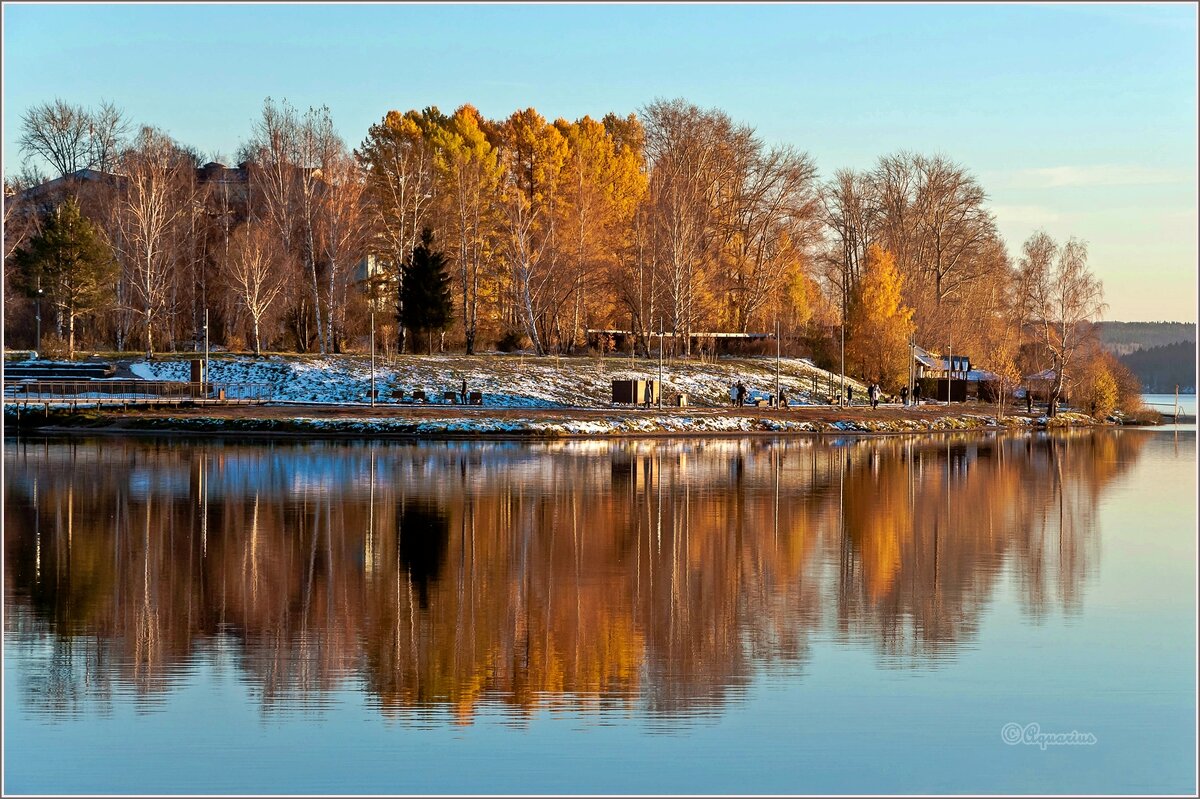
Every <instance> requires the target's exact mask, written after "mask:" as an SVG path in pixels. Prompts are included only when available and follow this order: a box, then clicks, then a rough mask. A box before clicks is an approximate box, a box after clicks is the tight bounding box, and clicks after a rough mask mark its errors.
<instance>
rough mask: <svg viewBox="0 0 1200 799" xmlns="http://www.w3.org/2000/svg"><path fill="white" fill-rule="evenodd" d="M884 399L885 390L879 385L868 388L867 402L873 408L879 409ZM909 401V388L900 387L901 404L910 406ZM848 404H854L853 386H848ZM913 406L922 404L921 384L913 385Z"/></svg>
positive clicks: (874, 384)
mask: <svg viewBox="0 0 1200 799" xmlns="http://www.w3.org/2000/svg"><path fill="white" fill-rule="evenodd" d="M882 399H883V389H881V388H880V387H879V384H878V383H871V384H870V385H869V386H867V402H869V403H870V404H871V407H872V408H878V407H879V402H880V400H882ZM908 399H909V397H908V386H901V387H900V404H901V405H908V404H909V403H908ZM846 404H847V405H853V404H854V387H853V386H846ZM912 404H913V405H920V404H921V384H920V383H914V384H913V390H912Z"/></svg>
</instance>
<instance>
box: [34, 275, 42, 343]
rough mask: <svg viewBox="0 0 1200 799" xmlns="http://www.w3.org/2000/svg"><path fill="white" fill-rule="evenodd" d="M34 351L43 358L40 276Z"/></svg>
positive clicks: (40, 279) (39, 280) (39, 278)
mask: <svg viewBox="0 0 1200 799" xmlns="http://www.w3.org/2000/svg"><path fill="white" fill-rule="evenodd" d="M34 349H36V350H37V353H38V357H39V358H40V357H42V278H41V277H40V276H39V277H38V290H37V344H36V346H35V347H34Z"/></svg>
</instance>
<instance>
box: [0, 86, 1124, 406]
mask: <svg viewBox="0 0 1200 799" xmlns="http://www.w3.org/2000/svg"><path fill="white" fill-rule="evenodd" d="M20 143H21V148H22V151H23V154H24V155H25V157H26V161H25V167H24V170H23V172H22V173H21V174H20V175H17V176H13V177H10V178H8V179H6V182H5V226H6V235H5V273H6V278H7V279H6V289H5V299H6V315H5V324H6V330H7V331H8V334H9V339H10V340H11V341H18V340H25V341H29V342H31V343H32V342H33V339H34V337H35V336H34V334H33V328H34V321H35V318H34V317H35V316H37V315H41V317H42V320H43V321H42V325H41V328H42V333H43V338H42V345H43V349H46V348H47V346H50V347H53V346H55V345H59V346H60V347H61V348H65V349H66V350H71V351H73V350H74V349H75V348H76V347H77V346H80V345H83V344H85V343H86V346H88V347H91V348H100V349H116V350H121V351H125V350H131V349H135V348H139V349H142V350H144V351H145V352H146V353H147V354H148V355H153V354H154V353H155V352H158V351H162V350H180V349H185V350H190V349H193V348H195V347H196V346H197V342H199V341H200V339H201V338H202V334H203V331H204V325H205V315H206V313H207V314H208V315H209V316H208V325H209V326H208V332H209V335H210V337H211V340H212V342H214V343H216V344H219V345H222V346H225V347H227V348H229V349H233V350H245V349H253V350H254V351H255V352H261V351H262V350H276V351H279V350H284V351H295V352H319V353H337V352H346V351H358V350H361V349H363V348H364V347H365V346H366V343H367V337H368V335H369V330H370V326H371V318H372V316H374V321H375V324H376V326H377V330H378V332H379V334H380V336H381V337H382V338H381V340H382V341H383V342H385V345H386V346H387V347H389V348H392V347H394V348H395V350H397V351H399V352H405V351H420V350H426V351H431V350H432V349H434V348H437V349H438V350H447V349H450V350H461V351H465V352H467V353H474V352H477V351H481V350H491V349H493V348H497V347H499V348H501V349H519V348H527V349H530V350H532V351H533V352H535V353H538V354H546V353H564V354H569V353H577V352H580V351H582V350H583V349H585V348H586V347H589V346H590V347H593V348H599V349H606V348H611V347H612V346H613V345H614V342H615V339H614V338H613V337H612V336H607V335H603V334H600V335H593V336H592V337H590V338H589V337H588V336H587V334H586V331H588V330H598V331H604V330H624V331H631V332H632V336H623V337H621V340H622V341H624V342H628V343H627V346H631V347H633V348H634V349H636V351H637V352H640V353H642V354H649V353H651V352H656V351H657V347H658V341H659V339H658V336H659V334H660V332H664V333H665V334H666V339H665V346H666V348H667V349H668V351H669V353H670V354H671V356H672V357H693V356H697V355H704V354H706V353H707V351H708V350H709V349H710V348H711V344H707V343H706V341H711V339H705V338H703V337H697V336H696V335H695V334H697V333H703V332H716V331H722V332H743V333H748V332H771V333H773V332H774V330H775V326H776V324H777V323H778V324H779V325H780V327H781V330H782V334H783V340H784V342H785V343H786V351H787V352H788V353H789V354H794V355H807V356H810V357H812V358H813V359H814V360H815V361H816V362H817V363H818V364H820V365H823V366H827V367H837V366H840V359H841V342H842V336H843V333H844V336H845V352H846V364H847V370H848V372H850V373H851V374H853V375H856V376H859V377H861V378H863V379H865V380H871V381H877V382H879V383H880V384H881V385H882V386H883V387H884V388H885V390H895V389H897V388H898V387H899V386H900V385H902V384H904V383H905V382H906V381H907V377H908V368H909V362H910V360H909V359H910V350H909V343H910V342H915V343H917V344H919V345H920V346H922V347H925V348H926V349H929V350H931V351H936V352H941V353H945V352H946V351H947V350H948V349H951V348H952V349H953V350H954V351H955V352H958V353H964V354H970V355H971V356H972V359H973V360H974V361H975V362H976V363H978V364H980V365H983V366H986V367H987V368H988V369H990V370H992V371H993V372H995V373H996V374H997V375H999V376H1000V378H1001V380H1002V381H1004V382H1005V383H1006V384H1007V387H1008V388H1011V387H1012V386H1015V385H1018V384H1019V383H1020V382H1021V379H1022V377H1023V376H1025V375H1029V374H1033V373H1037V372H1042V371H1046V370H1050V371H1051V372H1053V373H1054V375H1055V378H1054V381H1055V384H1054V386H1053V391H1054V393H1055V395H1056V396H1057V395H1059V394H1062V393H1065V392H1068V391H1069V390H1070V389H1074V390H1076V392H1078V390H1080V389H1081V388H1086V390H1087V391H1088V392H1092V393H1095V390H1097V389H1096V386H1097V385H1099V386H1100V389H1102V391H1100V393H1102V394H1104V395H1105V396H1110V395H1111V399H1112V402H1113V403H1115V402H1116V396H1117V388H1118V387H1122V386H1124V387H1125V388H1126V389H1128V391H1126V392H1125V393H1127V394H1128V393H1129V391H1133V389H1134V388H1135V386H1133V385H1132V384H1130V383H1129V376H1128V374H1127V373H1122V370H1121V367H1120V366H1119V364H1117V363H1116V361H1115V359H1112V358H1110V357H1108V356H1106V355H1105V354H1104V353H1103V352H1102V350H1101V349H1100V347H1099V344H1098V342H1097V341H1096V338H1095V336H1094V335H1093V334H1092V332H1091V328H1092V325H1091V322H1092V321H1093V320H1096V319H1098V318H1099V315H1100V314H1101V312H1102V311H1103V309H1104V304H1103V294H1102V287H1101V285H1100V282H1099V281H1098V280H1097V279H1096V278H1095V276H1094V275H1093V274H1092V273H1091V271H1090V270H1089V268H1088V265H1087V248H1086V245H1085V244H1084V243H1083V242H1081V241H1079V240H1077V239H1074V238H1072V239H1069V240H1067V241H1063V242H1059V241H1055V240H1053V239H1052V238H1051V237H1050V236H1049V235H1048V234H1046V233H1045V232H1037V233H1035V234H1034V235H1033V236H1031V237H1030V239H1029V240H1027V241H1026V242H1024V243H1023V244H1022V245H1021V247H1020V248H1019V249H1018V250H1017V251H1016V252H1010V250H1009V248H1008V246H1007V245H1006V243H1005V242H1004V241H1003V240H1002V238H1001V237H1000V235H999V233H998V231H997V228H996V222H995V218H994V216H993V214H992V212H991V211H990V210H989V209H988V206H987V194H986V192H985V191H984V188H983V187H982V186H981V184H980V183H979V181H978V179H977V178H976V177H975V176H974V175H973V174H972V173H971V172H970V171H969V170H968V169H967V168H966V167H964V166H963V165H961V164H958V163H956V162H954V161H953V160H951V159H949V158H948V157H946V156H943V155H922V154H917V153H909V152H900V153H895V154H892V155H887V156H884V157H881V158H880V159H879V160H878V161H877V162H876V164H875V165H874V166H873V167H871V168H870V169H865V170H859V171H855V170H839V171H836V172H834V173H833V174H832V175H831V176H827V177H825V176H822V175H821V174H820V173H819V171H818V169H817V166H816V164H815V162H814V160H813V159H812V157H811V156H810V155H808V154H807V153H805V152H803V151H800V150H798V149H796V148H794V147H792V146H788V145H769V144H767V143H766V142H764V141H763V139H762V138H761V137H760V136H758V135H757V134H756V133H755V131H754V129H753V128H751V127H750V126H748V125H745V124H741V123H738V122H735V121H734V120H732V119H731V118H730V117H729V116H728V115H727V114H726V113H724V112H723V111H720V110H718V109H705V108H700V107H697V106H695V105H693V104H691V103H688V102H686V101H684V100H681V99H676V100H656V101H654V102H652V103H650V104H649V105H647V106H645V107H644V108H642V109H640V110H639V112H638V113H637V114H630V115H628V116H620V115H617V114H611V113H610V114H607V115H605V116H604V117H602V118H601V119H598V120H597V119H593V118H591V117H588V116H585V117H583V118H581V119H578V120H575V121H573V122H572V121H568V120H565V119H557V120H554V121H550V120H548V119H546V118H545V117H543V116H542V115H541V114H539V113H538V112H537V111H536V110H535V109H532V108H528V109H525V110H521V111H517V112H515V113H513V114H512V115H511V116H509V117H508V118H506V119H503V120H489V119H487V118H485V117H483V116H482V115H481V114H480V113H479V111H478V110H476V109H475V108H474V107H473V106H471V105H464V106H462V107H460V108H458V109H456V110H455V111H454V112H453V113H451V114H446V113H444V112H442V111H440V110H439V109H438V108H436V107H430V108H426V109H423V110H419V111H418V110H410V111H407V112H404V113H400V112H398V111H392V112H389V113H388V114H387V115H386V116H385V117H384V118H383V119H382V120H380V122H379V123H377V124H375V125H372V126H371V127H370V129H369V130H368V131H367V133H366V135H365V137H364V138H363V140H362V141H361V142H360V143H359V144H358V146H357V147H356V148H353V149H352V148H351V147H350V146H349V145H347V143H346V142H345V141H344V140H343V139H342V138H341V137H340V136H339V135H338V133H337V132H336V130H335V128H334V125H333V122H332V119H331V117H330V114H329V111H328V109H327V108H314V109H309V110H308V111H305V112H300V111H298V110H297V109H295V108H293V107H292V106H290V105H289V104H288V103H286V102H281V103H277V102H275V101H272V100H270V99H268V100H267V101H265V103H264V105H263V108H262V113H261V115H260V116H259V117H258V118H257V119H256V120H255V121H254V123H253V125H252V127H251V129H250V131H249V135H248V137H247V138H246V140H245V141H244V143H243V145H242V146H241V148H240V150H239V152H238V153H237V155H236V159H235V160H236V161H237V163H238V164H239V166H238V167H237V168H225V167H223V166H220V165H218V164H213V163H208V164H206V163H205V161H206V160H207V159H206V157H205V156H203V155H202V154H201V153H199V152H198V151H197V150H195V149H194V148H191V147H189V146H187V145H185V144H182V143H180V142H177V141H175V140H173V139H172V138H171V137H170V136H168V135H167V134H166V133H164V132H163V131H161V130H159V129H156V128H152V127H141V128H140V129H137V130H136V131H135V130H134V129H133V126H132V125H131V124H130V123H129V121H128V120H127V119H126V118H125V117H124V115H123V114H122V113H121V112H120V111H119V110H118V109H116V108H115V107H113V106H112V105H111V104H103V105H101V106H100V107H99V108H96V109H87V108H81V107H76V106H71V105H69V104H66V103H63V102H62V101H54V102H52V103H47V104H44V105H41V106H35V107H33V108H30V109H29V110H28V111H27V112H26V114H25V116H24V117H23V119H22V134H21V139H20ZM221 160H222V158H221V157H220V156H218V155H214V156H212V161H221ZM45 170H48V171H45ZM80 170H91V171H90V172H84V173H81V172H80ZM80 175H83V176H84V177H86V180H84V179H80V177H79V176H80ZM47 178H58V179H59V180H58V181H57V182H56V183H52V184H47V183H46V179H47ZM55 185H57V186H58V187H59V188H58V189H57V190H56V191H49V190H48V189H49V187H50V186H55ZM47 234H49V237H50V238H51V239H54V238H55V237H57V244H54V245H53V246H49V247H48V246H47V243H46V241H45V239H46V237H47ZM425 237H427V238H425ZM423 241H424V242H425V243H424V245H423ZM68 244H69V245H70V246H67V245H68ZM422 246H424V247H425V253H424V255H423V256H422V257H421V258H420V259H415V258H414V252H416V251H417V250H418V249H419V248H421V247H422ZM430 264H435V266H434V267H432V268H434V270H435V271H434V273H433V274H429V273H428V271H429V269H430V268H431V266H430ZM406 281H410V282H412V283H413V285H414V286H417V287H418V288H419V289H420V290H419V291H410V292H409V295H410V298H411V297H414V296H415V297H419V298H422V299H419V300H411V301H410V302H409V303H408V307H407V308H406V307H405V306H406V304H405V302H404V297H405V291H404V285H405V283H406ZM39 291H40V293H39ZM39 298H40V299H39ZM38 306H40V307H38ZM372 311H374V314H372ZM60 342H61V344H60ZM1085 373H1086V374H1087V377H1086V378H1084V377H1081V375H1084V374H1085ZM1080 380H1084V381H1085V383H1086V386H1085V385H1084V384H1083V383H1080V382H1079V381H1080ZM1069 381H1074V383H1073V384H1072V385H1068V382H1069ZM1135 393H1136V392H1135ZM1109 404H1112V403H1109Z"/></svg>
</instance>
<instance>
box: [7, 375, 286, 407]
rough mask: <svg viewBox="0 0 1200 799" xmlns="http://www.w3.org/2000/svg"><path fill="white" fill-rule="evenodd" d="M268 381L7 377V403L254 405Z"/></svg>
mask: <svg viewBox="0 0 1200 799" xmlns="http://www.w3.org/2000/svg"><path fill="white" fill-rule="evenodd" d="M271 397H272V391H271V386H270V384H268V383H180V382H172V381H167V380H27V381H17V380H5V381H4V402H5V403H18V404H24V405H29V404H39V405H40V404H67V405H74V406H79V405H163V404H168V405H170V404H174V405H180V404H184V403H199V404H205V405H207V404H217V405H253V404H258V403H263V402H269V401H270V400H271Z"/></svg>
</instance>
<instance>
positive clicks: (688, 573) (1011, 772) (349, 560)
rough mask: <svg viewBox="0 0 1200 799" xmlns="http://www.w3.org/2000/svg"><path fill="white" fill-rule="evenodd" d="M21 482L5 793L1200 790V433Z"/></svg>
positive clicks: (144, 466)
mask: <svg viewBox="0 0 1200 799" xmlns="http://www.w3.org/2000/svg"><path fill="white" fill-rule="evenodd" d="M4 465H5V470H6V473H5V480H4V499H5V507H4V554H5V566H4V589H5V611H6V612H5V619H4V655H5V669H4V691H5V704H4V725H5V729H4V732H5V736H4V762H5V776H6V783H5V786H4V787H5V789H6V791H8V792H16V793H33V792H38V793H46V792H90V793H105V792H122V793H149V794H155V793H169V792H189V793H192V792H199V793H221V792H242V793H246V792H249V793H274V792H281V793H296V792H310V793H313V792H315V793H371V792H388V793H423V792H505V793H520V792H543V793H553V792H605V793H607V792H648V793H660V792H668V793H678V792H683V793H696V792H722V793H743V792H765V793H773V792H776V793H787V792H804V793H829V792H896V791H899V792H906V793H921V792H926V791H952V792H963V793H970V792H980V791H985V792H986V791H993V792H994V791H1000V792H1029V793H1036V792H1042V791H1054V792H1083V793H1090V792H1105V793H1121V792H1137V793H1156V792H1191V791H1192V790H1193V789H1194V787H1195V765H1196V761H1195V746H1196V739H1195V735H1194V723H1195V714H1196V694H1195V690H1194V679H1195V666H1196V664H1195V659H1194V649H1195V645H1196V641H1195V636H1194V627H1195V622H1196V619H1195V607H1194V602H1193V599H1194V595H1193V591H1194V583H1195V579H1196V565H1195V564H1196V504H1195V495H1194V488H1195V479H1196V459H1195V434H1194V433H1193V432H1174V433H1163V432H1150V431H1140V430H1127V431H1103V432H1097V433H1092V432H1074V433H1064V434H1061V435H1045V434H1041V435H1031V436H1023V437H998V436H987V435H971V436H966V435H964V436H931V437H926V438H874V439H871V438H858V439H850V438H848V439H841V440H836V439H833V440H831V439H825V440H817V439H811V438H809V439H788V440H777V441H776V440H770V439H765V438H755V439H747V440H704V441H688V440H671V441H658V442H625V441H620V442H583V441H580V442H569V443H555V444H532V445H531V444H510V443H464V444H439V445H404V444H344V443H295V444H292V443H283V444H280V443H276V444H238V443H223V444H222V443H193V442H188V441H174V442H166V441H155V440H151V439H136V440H123V439H105V440H102V441H46V440H40V439H33V440H22V441H12V440H10V441H6V442H5V447H4ZM1010 723H1015V724H1019V725H1021V727H1022V728H1024V727H1025V725H1028V724H1031V723H1036V724H1037V725H1039V727H1040V730H1041V731H1042V732H1045V733H1071V732H1073V731H1074V732H1078V733H1080V734H1081V736H1082V735H1087V736H1091V737H1092V738H1091V740H1093V741H1094V742H1093V743H1091V744H1090V745H1089V744H1079V745H1070V746H1067V745H1050V746H1047V747H1046V748H1045V749H1043V748H1041V747H1040V746H1038V745H1035V744H1022V743H1018V744H1015V745H1009V744H1006V743H1005V742H1004V740H1002V736H1001V731H1002V729H1003V728H1004V726H1005V725H1006V724H1010ZM1077 740H1078V739H1077ZM1084 740H1086V739H1084Z"/></svg>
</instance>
